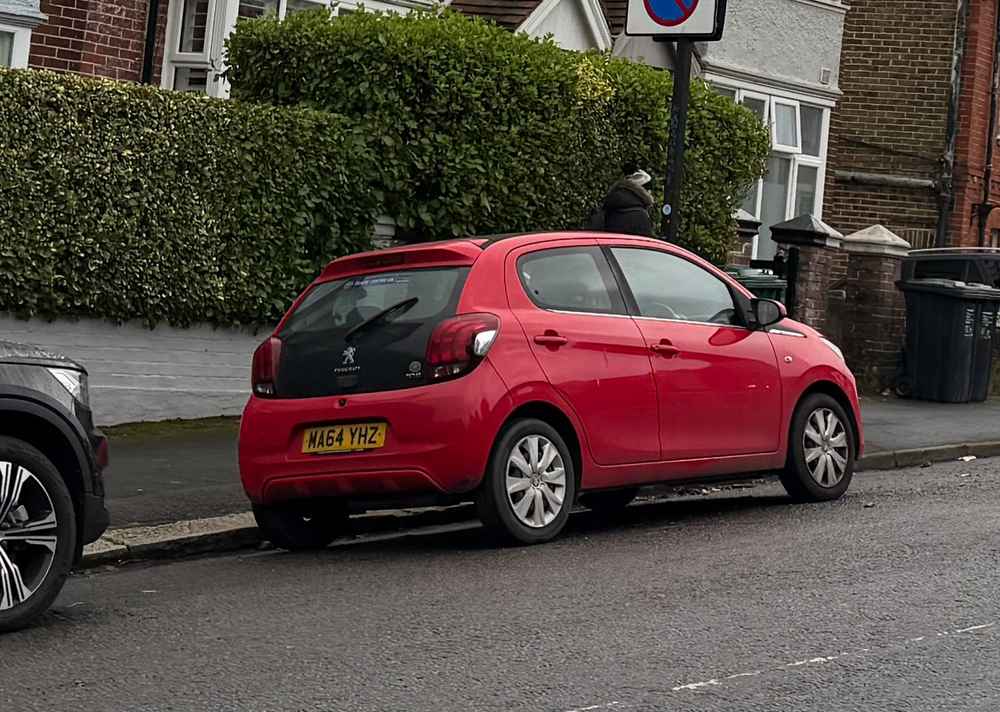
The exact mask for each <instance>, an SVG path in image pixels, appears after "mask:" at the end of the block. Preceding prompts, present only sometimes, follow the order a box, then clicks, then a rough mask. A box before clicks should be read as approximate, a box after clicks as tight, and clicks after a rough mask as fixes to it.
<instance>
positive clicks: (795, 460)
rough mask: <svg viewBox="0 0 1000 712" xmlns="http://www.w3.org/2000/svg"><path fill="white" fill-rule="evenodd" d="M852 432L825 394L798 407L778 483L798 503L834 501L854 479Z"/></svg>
mask: <svg viewBox="0 0 1000 712" xmlns="http://www.w3.org/2000/svg"><path fill="white" fill-rule="evenodd" d="M856 452H857V448H856V447H855V443H854V431H853V429H852V428H851V421H850V420H849V418H848V417H847V413H846V412H845V411H844V408H843V406H841V405H840V403H838V402H837V401H836V399H834V398H832V397H831V396H828V395H826V394H825V393H816V394H813V395H811V396H809V397H807V398H806V399H805V400H803V401H802V403H801V404H799V407H798V408H797V409H796V411H795V415H794V416H793V417H792V428H791V438H790V441H789V444H788V461H787V463H786V465H785V470H784V472H782V474H781V483H782V484H783V485H784V486H785V490H787V491H788V494H789V495H791V497H792V498H793V499H795V500H797V501H800V502H822V501H827V500H831V499H837V498H839V497H840V496H842V495H843V494H844V492H846V491H847V488H848V487H849V486H850V484H851V478H852V477H853V476H854V454H855V453H856Z"/></svg>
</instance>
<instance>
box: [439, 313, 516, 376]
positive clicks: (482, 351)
mask: <svg viewBox="0 0 1000 712" xmlns="http://www.w3.org/2000/svg"><path fill="white" fill-rule="evenodd" d="M499 331H500V320H499V319H497V318H496V317H495V316H493V315H492V314H462V315H461V316H456V317H453V318H451V319H448V320H446V321H443V322H441V323H440V324H438V327H437V328H436V329H435V330H434V333H433V334H432V335H431V340H430V342H429V343H428V344H427V358H426V359H425V360H426V362H427V367H428V370H429V376H430V380H432V381H444V380H446V379H449V378H455V377H457V376H461V375H463V374H465V373H468V372H469V371H471V370H472V369H473V368H475V367H476V364H478V363H479V362H480V361H482V360H483V357H484V356H486V354H487V353H488V352H489V350H490V347H491V346H493V342H494V341H496V338H497V333H498V332H499Z"/></svg>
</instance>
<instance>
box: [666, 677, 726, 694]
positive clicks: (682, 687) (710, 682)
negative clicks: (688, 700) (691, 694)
mask: <svg viewBox="0 0 1000 712" xmlns="http://www.w3.org/2000/svg"><path fill="white" fill-rule="evenodd" d="M721 684H722V683H721V682H719V681H718V680H715V679H712V680H705V681H704V682H691V683H688V684H687V685H679V686H678V687H675V688H673V689H674V692H677V691H679V690H697V689H698V688H699V687H711V686H712V685H721Z"/></svg>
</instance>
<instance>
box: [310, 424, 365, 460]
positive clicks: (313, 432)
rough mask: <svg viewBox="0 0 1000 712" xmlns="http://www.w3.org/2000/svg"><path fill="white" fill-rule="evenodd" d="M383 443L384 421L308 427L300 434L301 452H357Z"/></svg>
mask: <svg viewBox="0 0 1000 712" xmlns="http://www.w3.org/2000/svg"><path fill="white" fill-rule="evenodd" d="M384 445H385V423H345V424H344V425H327V426H325V427H322V428H309V429H308V430H306V431H305V433H303V435H302V452H304V453H324V452H357V451H358V450H376V449H378V448H380V447H382V446H384Z"/></svg>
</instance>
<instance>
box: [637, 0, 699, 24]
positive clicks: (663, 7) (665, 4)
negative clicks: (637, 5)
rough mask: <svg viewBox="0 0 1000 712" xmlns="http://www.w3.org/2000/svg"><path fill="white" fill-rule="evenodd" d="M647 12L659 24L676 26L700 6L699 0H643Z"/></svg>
mask: <svg viewBox="0 0 1000 712" xmlns="http://www.w3.org/2000/svg"><path fill="white" fill-rule="evenodd" d="M642 1H643V4H645V6H646V14H647V15H649V17H650V18H651V19H652V20H653V22H655V23H656V24H658V25H663V26H664V27H676V26H677V25H679V24H681V23H682V22H684V21H685V20H687V19H688V18H689V17H691V14H692V13H693V12H694V9H695V8H696V7H698V0H642Z"/></svg>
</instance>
